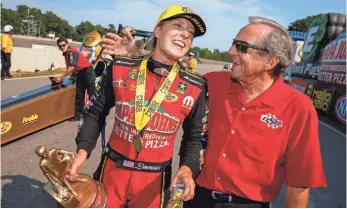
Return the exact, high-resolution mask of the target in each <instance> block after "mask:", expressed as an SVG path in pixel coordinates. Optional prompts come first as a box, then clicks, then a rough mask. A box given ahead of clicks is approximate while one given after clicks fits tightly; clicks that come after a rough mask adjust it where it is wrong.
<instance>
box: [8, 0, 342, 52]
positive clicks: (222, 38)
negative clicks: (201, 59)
mask: <svg viewBox="0 0 347 209" xmlns="http://www.w3.org/2000/svg"><path fill="white" fill-rule="evenodd" d="M2 2H3V7H4V8H11V9H16V6H17V5H19V4H25V5H28V6H29V7H36V8H39V9H41V11H43V12H46V11H53V12H54V13H56V14H57V15H59V16H60V17H62V18H63V19H66V20H67V21H68V22H69V23H70V24H71V25H73V26H75V25H77V24H79V23H80V22H81V21H85V20H88V21H90V22H92V23H93V24H101V25H103V26H104V27H107V26H108V24H110V23H112V24H114V25H115V26H116V27H118V24H119V23H121V24H123V25H131V26H133V27H135V28H138V29H140V30H148V31H152V30H153V27H154V24H155V22H156V21H157V18H158V17H159V15H160V13H161V12H162V11H164V10H165V8H167V7H168V6H169V5H171V4H182V5H185V6H188V7H190V8H191V9H192V10H193V11H194V12H195V13H197V14H199V15H200V16H201V17H202V18H203V19H204V21H205V23H206V25H207V33H206V34H205V35H204V36H202V37H198V38H196V39H195V40H194V42H193V46H199V47H207V48H209V49H211V50H213V49H219V50H221V51H226V50H228V48H229V47H230V45H231V42H232V39H233V38H234V37H235V36H236V34H237V33H238V31H239V30H240V28H241V27H243V26H244V25H246V24H247V21H248V16H262V17H267V18H271V19H273V20H275V21H277V22H279V23H280V24H282V25H283V26H285V27H287V26H288V25H289V23H291V22H293V21H295V20H296V19H302V18H305V17H307V16H309V15H315V14H318V13H329V12H336V13H343V14H346V1H345V0H98V1H87V0H3V1H2Z"/></svg>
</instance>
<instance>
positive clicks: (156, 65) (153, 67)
mask: <svg viewBox="0 0 347 209" xmlns="http://www.w3.org/2000/svg"><path fill="white" fill-rule="evenodd" d="M171 68H172V65H165V64H162V63H160V62H158V61H156V60H154V59H153V58H152V57H150V58H149V59H148V62H147V69H148V70H149V71H150V72H152V73H154V74H156V75H159V76H162V77H166V76H168V75H169V73H170V71H171Z"/></svg>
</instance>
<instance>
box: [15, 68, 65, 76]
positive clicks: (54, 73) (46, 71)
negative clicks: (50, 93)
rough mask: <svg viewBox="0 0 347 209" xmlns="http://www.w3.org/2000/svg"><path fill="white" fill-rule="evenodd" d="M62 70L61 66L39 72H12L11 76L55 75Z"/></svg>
mask: <svg viewBox="0 0 347 209" xmlns="http://www.w3.org/2000/svg"><path fill="white" fill-rule="evenodd" d="M62 72H63V68H57V69H56V70H53V71H50V70H44V71H40V72H16V73H13V74H12V76H13V78H23V77H35V76H47V75H57V74H61V73H62Z"/></svg>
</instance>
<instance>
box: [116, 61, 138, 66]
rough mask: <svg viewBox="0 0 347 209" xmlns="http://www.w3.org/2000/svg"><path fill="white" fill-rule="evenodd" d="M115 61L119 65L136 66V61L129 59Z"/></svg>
mask: <svg viewBox="0 0 347 209" xmlns="http://www.w3.org/2000/svg"><path fill="white" fill-rule="evenodd" d="M114 63H115V64H117V65H125V66H134V65H135V63H136V62H135V61H131V60H129V61H123V60H117V61H115V62H114Z"/></svg>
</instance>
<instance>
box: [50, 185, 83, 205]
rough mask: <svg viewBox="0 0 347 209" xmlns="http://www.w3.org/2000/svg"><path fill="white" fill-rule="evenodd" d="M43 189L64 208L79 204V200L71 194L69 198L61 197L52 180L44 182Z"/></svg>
mask: <svg viewBox="0 0 347 209" xmlns="http://www.w3.org/2000/svg"><path fill="white" fill-rule="evenodd" d="M43 189H44V190H45V191H46V192H47V193H48V194H50V195H51V196H52V197H53V198H54V199H55V200H56V201H57V202H58V203H59V205H61V206H63V207H64V208H75V207H76V206H77V205H78V204H79V202H78V200H77V199H76V198H75V197H74V196H71V197H70V199H69V200H63V199H61V198H59V197H58V194H57V192H56V191H54V189H53V185H52V184H51V183H50V182H48V183H46V184H44V185H43Z"/></svg>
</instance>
